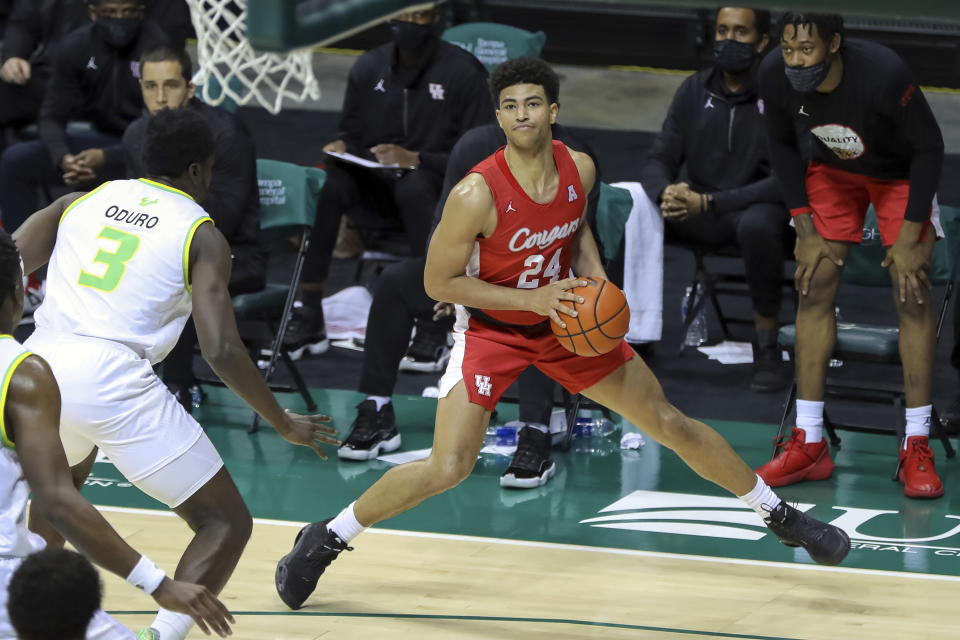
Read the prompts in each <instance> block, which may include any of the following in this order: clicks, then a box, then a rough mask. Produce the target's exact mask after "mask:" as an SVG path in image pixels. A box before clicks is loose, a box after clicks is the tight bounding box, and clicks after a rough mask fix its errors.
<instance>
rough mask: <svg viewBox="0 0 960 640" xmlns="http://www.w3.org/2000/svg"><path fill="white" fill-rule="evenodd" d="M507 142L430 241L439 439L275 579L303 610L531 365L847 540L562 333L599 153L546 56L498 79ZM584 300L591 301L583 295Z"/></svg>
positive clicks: (738, 486)
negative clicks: (447, 346)
mask: <svg viewBox="0 0 960 640" xmlns="http://www.w3.org/2000/svg"><path fill="white" fill-rule="evenodd" d="M490 88H491V94H492V96H493V99H494V101H495V102H496V104H497V119H498V120H499V123H500V126H501V127H502V128H503V130H504V132H505V134H506V137H507V145H506V146H505V147H504V148H503V149H500V150H499V151H497V152H496V153H495V154H494V155H493V156H490V157H489V158H488V159H486V160H484V161H483V162H481V163H480V164H478V165H477V166H476V167H475V168H474V170H473V172H471V173H470V174H468V175H467V177H466V178H464V179H463V180H462V181H460V183H459V184H458V185H457V186H456V187H454V189H453V191H452V192H451V193H450V196H449V197H448V199H447V202H446V204H445V208H444V212H443V218H442V219H441V221H440V224H439V226H438V227H437V229H436V231H435V233H434V235H433V239H432V240H431V243H430V248H429V251H428V253H427V263H426V270H425V272H424V284H425V287H426V290H427V293H428V294H429V295H430V297H432V298H434V299H435V300H441V301H445V302H453V303H456V305H457V324H456V326H455V328H454V347H453V351H452V354H451V357H450V362H449V364H448V365H447V370H446V373H445V374H444V375H443V377H442V378H441V380H440V400H439V402H438V405H437V417H436V428H435V432H434V441H433V449H432V451H431V454H430V456H429V457H428V458H426V459H425V460H419V461H416V462H410V463H407V464H403V465H399V466H397V467H393V468H392V469H390V470H389V471H387V472H386V473H385V474H384V475H383V476H382V477H381V478H380V480H378V481H377V482H376V484H374V485H373V486H372V487H371V488H370V489H368V490H367V491H366V492H365V493H364V494H363V495H362V496H360V498H359V499H358V500H357V501H356V502H354V503H353V504H351V505H350V506H348V507H347V508H346V509H344V510H343V511H342V512H341V513H340V514H339V515H338V516H337V517H335V518H333V519H331V520H328V521H323V522H316V523H313V524H311V525H308V526H307V527H305V528H304V529H303V530H302V531H301V532H300V534H299V535H298V536H297V541H296V543H295V545H294V548H293V551H292V552H290V553H289V554H287V555H286V556H285V557H284V558H283V559H282V560H281V561H280V563H279V564H278V566H277V573H276V582H277V591H278V592H279V594H280V597H281V598H282V599H283V601H284V602H285V603H286V604H287V605H288V606H290V607H293V608H297V607H299V606H301V605H302V603H303V602H304V600H306V598H307V597H308V596H309V595H310V593H312V591H313V590H314V588H315V587H316V583H317V579H318V578H319V576H320V575H321V574H322V573H323V571H324V570H325V568H326V567H327V566H328V565H329V564H330V562H332V561H333V560H334V559H335V558H336V557H337V555H338V554H339V553H340V552H341V551H343V550H345V549H349V547H347V544H348V543H349V542H350V541H351V540H352V539H353V538H354V537H355V536H356V535H358V534H359V533H360V532H362V531H363V530H364V529H365V528H366V527H369V526H371V525H373V524H375V523H377V522H381V521H383V520H385V519H387V518H390V517H392V516H395V515H397V514H399V513H402V512H404V511H406V510H408V509H410V508H412V507H414V506H416V505H417V504H419V503H420V502H422V501H423V500H425V499H426V498H429V497H431V496H434V495H436V494H439V493H442V492H443V491H446V490H447V489H450V488H451V487H454V486H456V485H457V484H458V483H459V482H460V481H462V480H463V479H464V478H466V477H467V476H468V475H469V474H470V472H471V470H472V469H473V466H474V464H475V462H476V459H477V454H478V453H479V451H480V448H481V446H482V444H483V437H484V433H485V428H486V425H487V423H488V421H489V419H490V414H491V411H492V410H493V408H494V407H495V406H496V404H497V401H498V400H499V398H500V396H501V394H502V393H503V392H504V391H505V390H506V389H507V387H508V386H509V385H510V383H512V382H513V380H514V379H515V378H516V377H517V375H519V373H520V372H521V371H522V370H523V369H524V368H525V367H526V366H527V365H529V364H533V365H534V366H536V367H537V368H539V369H541V370H542V371H544V372H545V373H547V374H548V375H549V376H551V377H553V378H554V379H556V380H557V381H558V382H560V383H561V384H563V385H564V386H565V387H566V388H567V389H568V390H569V391H571V392H572V393H578V392H582V393H583V394H584V395H585V396H587V397H588V398H590V399H592V400H594V401H595V402H597V403H599V404H602V405H604V406H607V407H609V408H610V409H612V410H613V411H616V412H617V413H619V414H620V415H622V416H623V417H624V418H626V419H627V420H629V421H630V422H632V423H633V424H636V425H639V426H640V427H641V428H642V429H643V430H644V431H645V432H646V433H648V434H649V435H650V436H651V437H652V438H654V439H655V440H657V441H658V442H660V443H661V444H664V445H666V446H667V447H669V448H671V449H673V450H674V451H675V452H676V453H677V454H678V455H679V456H680V457H681V458H682V459H683V460H684V461H685V462H686V463H687V464H688V465H689V466H690V467H691V468H693V469H694V470H695V471H696V472H697V473H699V474H700V475H701V476H703V477H705V478H707V479H709V480H711V481H713V482H715V483H717V484H719V485H720V486H722V487H724V488H725V489H727V490H728V491H730V492H732V493H734V494H736V495H738V496H740V497H741V498H742V499H743V500H744V501H745V502H746V503H747V504H749V505H750V506H751V507H752V508H753V509H754V510H755V511H756V512H757V513H758V514H759V515H760V517H762V518H764V520H765V522H766V524H767V526H768V527H770V529H771V530H773V532H774V533H775V534H776V535H777V536H778V537H779V538H780V540H781V541H782V542H783V543H784V544H787V545H790V546H801V545H802V546H804V547H805V548H806V549H807V551H808V552H809V553H810V556H811V557H812V558H813V559H814V560H815V561H817V562H820V563H823V564H837V563H839V562H840V561H841V560H842V559H843V558H844V556H846V554H847V551H848V550H849V548H850V541H849V539H848V538H847V536H846V534H845V533H844V532H843V531H841V530H840V529H838V528H836V527H833V526H831V525H828V524H824V523H822V522H819V521H817V520H814V519H812V518H809V517H807V516H806V515H804V514H802V513H801V512H799V511H797V510H796V509H794V508H792V507H790V506H789V505H787V504H786V503H783V502H781V501H780V499H779V498H778V497H777V496H776V495H775V494H774V493H773V491H771V489H770V488H769V487H768V486H767V485H766V484H765V483H764V482H763V481H762V480H760V479H759V478H758V477H757V476H756V474H754V472H753V471H752V470H751V469H750V467H748V466H747V465H746V464H745V463H744V462H743V460H741V459H740V458H739V456H737V454H736V453H734V451H733V450H732V449H731V448H730V446H729V445H728V444H727V442H726V441H725V440H724V439H723V438H722V437H721V436H720V435H719V434H718V433H717V432H716V431H714V430H713V429H711V428H710V427H708V426H707V425H705V424H703V423H702V422H698V421H695V420H692V419H690V418H688V417H686V416H685V415H683V414H682V413H680V411H678V410H677V409H676V408H674V407H673V406H672V405H670V404H669V403H668V402H667V400H666V399H665V398H664V396H663V392H662V390H661V388H660V384H659V383H658V382H657V380H656V378H655V377H654V376H653V374H652V373H651V372H650V370H649V369H648V368H647V366H646V365H645V364H644V363H643V360H642V359H641V358H640V357H638V356H636V354H635V353H634V352H633V351H632V350H631V349H630V347H629V346H627V345H626V344H625V343H623V342H621V343H620V345H619V346H618V348H616V349H614V350H612V351H610V352H609V353H606V354H604V355H600V356H596V357H593V358H586V357H582V356H577V355H575V354H573V353H571V352H569V351H567V350H566V349H565V348H563V347H562V346H561V345H560V344H559V342H558V341H557V340H556V338H555V337H554V336H553V335H551V331H550V327H549V323H548V322H547V318H549V319H552V320H553V321H555V322H559V323H561V324H565V320H564V319H566V320H569V319H570V318H571V317H573V314H574V313H575V312H574V311H573V310H572V309H571V308H569V307H568V306H567V305H566V304H564V302H563V301H565V300H574V299H577V296H575V295H574V294H573V293H571V292H570V291H568V289H570V288H572V287H574V286H582V285H583V284H585V282H584V281H583V280H581V279H580V278H569V277H566V278H565V277H564V276H567V275H568V274H569V273H570V270H571V268H572V270H573V272H574V273H576V274H577V275H579V276H584V277H587V276H592V277H595V278H602V279H606V274H605V273H604V270H603V266H602V265H601V262H600V256H599V254H598V251H597V246H596V244H595V243H594V240H593V235H592V234H591V232H590V229H589V227H588V226H587V224H586V221H585V218H584V209H585V204H586V198H585V197H584V194H585V193H587V192H588V191H589V190H590V188H591V187H592V186H593V182H594V173H595V169H594V165H593V162H592V161H591V160H590V157H589V156H587V155H586V154H582V153H578V152H575V151H572V150H570V149H569V148H567V147H566V146H565V145H564V144H563V143H560V142H557V141H554V140H552V136H551V129H550V127H551V125H552V124H553V123H554V121H555V120H556V117H557V112H558V109H559V107H558V104H557V97H558V94H559V81H558V78H557V76H556V74H555V73H554V72H553V70H552V69H550V67H549V66H548V65H547V64H546V63H544V62H543V61H541V60H536V59H529V58H519V59H514V60H511V61H508V62H506V63H504V64H502V65H500V66H499V67H498V68H497V69H496V70H495V71H494V72H493V74H492V75H491V77H490ZM578 301H579V302H582V300H578Z"/></svg>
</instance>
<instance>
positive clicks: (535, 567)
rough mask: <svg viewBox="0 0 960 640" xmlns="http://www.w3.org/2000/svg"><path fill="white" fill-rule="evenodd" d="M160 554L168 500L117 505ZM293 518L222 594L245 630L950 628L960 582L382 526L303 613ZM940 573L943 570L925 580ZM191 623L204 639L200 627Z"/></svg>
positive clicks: (176, 529) (653, 633)
mask: <svg viewBox="0 0 960 640" xmlns="http://www.w3.org/2000/svg"><path fill="white" fill-rule="evenodd" d="M107 516H108V518H109V520H110V521H111V522H112V523H113V524H114V526H116V527H117V529H118V531H119V532H120V533H121V534H122V535H124V537H125V538H126V539H127V540H129V541H130V543H131V544H133V545H134V546H136V547H137V548H139V549H148V550H150V555H151V557H152V558H153V559H154V560H155V561H157V562H158V563H160V564H161V565H163V566H168V567H170V566H174V565H175V563H176V559H177V557H178V555H179V553H180V550H181V549H182V548H183V547H184V546H185V545H186V543H187V541H188V540H189V532H188V530H187V528H186V526H185V525H183V524H182V523H181V522H180V521H179V520H178V519H177V518H175V517H166V515H165V514H163V513H160V512H148V511H140V512H132V513H131V512H115V511H111V512H109V513H107ZM296 531H297V528H296V525H294V524H293V523H283V522H275V521H258V522H257V524H256V526H255V529H254V535H253V538H252V539H251V541H250V545H249V546H248V547H247V551H246V553H245V554H244V557H243V559H242V560H241V562H240V566H239V567H238V568H237V572H236V573H235V574H234V577H233V579H232V580H231V581H230V584H229V586H228V587H227V589H226V590H225V592H224V594H223V599H224V602H225V603H226V604H227V606H228V607H229V608H230V609H231V611H233V612H234V613H235V614H236V617H237V624H236V626H235V633H234V637H235V638H237V639H238V640H240V639H261V638H277V639H283V640H286V639H293V638H379V637H397V638H585V637H591V638H637V637H643V638H674V637H688V638H689V637H694V638H811V639H812V638H824V639H827V638H899V637H903V638H908V637H909V638H916V637H925V638H948V637H956V627H955V623H954V621H953V620H951V617H952V616H947V615H945V613H944V612H946V611H949V610H951V607H952V606H953V603H954V602H956V600H957V598H958V597H960V583H958V582H957V581H956V580H955V579H951V578H948V577H945V576H944V577H939V578H938V577H933V576H920V577H917V576H910V575H898V574H897V573H894V572H864V571H862V570H853V569H832V570H831V569H822V568H819V567H816V568H814V567H811V566H809V565H791V564H786V563H763V562H757V563H751V562H747V563H743V564H739V563H738V564H729V563H728V562H717V561H714V560H711V559H709V558H697V557H692V556H687V557H683V556H674V557H671V556H668V555H658V554H650V553H644V552H637V551H630V550H616V549H602V548H590V547H577V546H573V545H556V544H530V543H527V544H519V543H516V542H514V541H508V540H497V539H484V538H471V537H467V536H449V535H441V534H413V533H410V532H399V531H393V530H383V531H377V530H372V531H370V532H368V533H367V534H364V535H363V536H362V537H361V538H359V539H358V541H357V550H356V551H354V552H352V553H347V554H344V555H343V556H341V558H339V559H338V560H337V561H336V563H334V565H332V567H331V569H330V570H329V573H328V574H327V575H325V576H324V577H323V578H322V579H321V582H320V585H319V588H318V590H317V592H316V593H315V594H314V596H313V597H311V598H310V600H308V602H307V605H306V606H305V607H304V608H303V609H302V610H300V611H297V612H292V611H289V610H288V609H287V608H286V607H285V606H284V605H283V603H282V602H280V600H279V599H278V598H277V596H276V593H275V591H274V587H273V570H274V567H275V563H276V559H277V558H278V557H279V556H280V555H282V554H283V553H285V552H286V551H287V550H288V549H289V545H290V542H291V539H292V537H293V535H294V534H295V533H296ZM929 578H933V579H929ZM106 582H107V598H106V601H105V608H106V609H107V610H108V611H112V612H117V613H115V615H116V617H117V618H118V619H119V620H120V621H122V622H123V623H125V624H127V625H128V626H130V627H131V628H134V629H137V628H140V627H142V626H145V625H147V624H149V622H150V620H152V615H144V614H134V613H120V612H131V611H143V610H145V609H149V607H150V606H151V601H150V600H149V599H147V598H146V597H144V596H142V595H140V594H138V593H136V592H135V591H133V590H132V589H130V588H129V587H128V586H127V585H125V584H123V583H122V582H121V581H120V580H119V579H116V578H113V577H112V576H110V577H109V578H107V580H106ZM194 635H196V636H199V635H200V634H199V632H196V633H195V634H194Z"/></svg>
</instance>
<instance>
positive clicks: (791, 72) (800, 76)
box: [783, 56, 831, 93]
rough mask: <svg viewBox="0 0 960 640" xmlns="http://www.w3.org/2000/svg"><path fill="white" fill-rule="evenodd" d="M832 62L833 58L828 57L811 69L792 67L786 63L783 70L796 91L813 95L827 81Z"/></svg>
mask: <svg viewBox="0 0 960 640" xmlns="http://www.w3.org/2000/svg"><path fill="white" fill-rule="evenodd" d="M830 61H831V57H830V56H827V57H826V58H824V59H823V60H821V61H820V62H818V63H817V64H815V65H813V66H811V67H791V66H788V65H787V64H786V63H784V65H783V70H784V72H785V73H786V74H787V80H789V81H790V86H791V87H793V90H794V91H799V92H800V93H812V92H813V91H815V90H816V89H817V87H819V86H820V85H821V84H823V81H824V80H826V79H827V74H828V73H830Z"/></svg>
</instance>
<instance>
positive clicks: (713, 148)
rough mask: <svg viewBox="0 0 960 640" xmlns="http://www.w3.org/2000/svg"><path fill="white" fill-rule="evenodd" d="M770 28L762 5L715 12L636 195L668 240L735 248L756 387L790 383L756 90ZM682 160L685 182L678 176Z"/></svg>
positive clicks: (772, 184) (780, 244)
mask: <svg viewBox="0 0 960 640" xmlns="http://www.w3.org/2000/svg"><path fill="white" fill-rule="evenodd" d="M769 28H770V13H769V12H768V11H754V10H751V9H740V8H735V7H724V8H721V9H720V10H718V11H717V16H716V28H715V38H716V39H715V42H714V60H715V61H716V65H715V66H713V67H710V68H707V69H704V70H703V71H700V72H698V73H696V74H694V75H692V76H690V77H689V78H687V79H686V80H685V81H684V83H683V84H682V85H681V86H680V88H679V89H678V90H677V93H676V95H675V96H674V98H673V103H672V104H671V105H670V111H669V112H668V114H667V119H666V120H665V121H664V123H663V128H662V130H661V131H660V135H659V136H658V137H657V139H656V141H655V142H654V145H653V149H652V151H651V153H650V157H649V159H648V160H647V162H646V163H645V164H644V167H643V169H642V171H641V182H642V183H643V188H644V191H646V193H647V195H648V196H649V197H650V199H651V200H652V201H653V202H654V203H656V204H658V205H659V206H660V208H661V211H662V212H663V217H664V221H665V223H666V224H665V227H666V229H665V233H666V237H667V238H668V239H669V238H671V237H673V238H677V239H679V240H681V241H683V242H689V243H694V244H697V245H704V246H712V247H723V246H730V245H736V246H737V247H739V249H740V251H741V252H742V254H743V258H744V263H745V268H746V277H747V284H748V285H749V288H750V295H751V298H752V299H753V313H754V325H755V328H756V332H757V340H756V342H757V348H756V350H755V353H756V357H755V363H756V364H755V369H754V375H753V379H752V381H751V384H750V386H751V388H752V389H754V390H755V391H775V390H777V389H780V388H783V387H784V386H786V385H787V384H788V382H789V381H788V380H787V377H786V375H785V372H784V370H783V365H782V363H781V356H780V350H779V348H778V347H777V328H778V326H777V317H778V315H779V312H780V300H781V284H782V280H783V261H784V243H785V238H786V236H787V234H789V233H790V228H789V226H788V225H789V220H790V216H789V214H788V212H787V210H786V208H785V207H784V205H783V201H782V198H781V196H780V189H779V186H778V185H777V182H776V179H775V178H774V177H773V175H771V171H770V166H769V161H768V158H767V137H766V131H765V129H764V124H763V103H762V102H760V101H758V99H757V87H756V74H757V65H758V63H759V61H760V53H761V52H762V51H763V50H764V48H765V47H766V46H767V43H768V41H769V38H768V36H767V31H768V30H769ZM684 166H685V167H686V175H687V178H686V180H685V181H679V180H678V176H679V175H680V170H681V168H682V167H684Z"/></svg>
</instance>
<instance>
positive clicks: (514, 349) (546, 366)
mask: <svg viewBox="0 0 960 640" xmlns="http://www.w3.org/2000/svg"><path fill="white" fill-rule="evenodd" d="M634 355H636V354H635V353H634V351H633V349H631V348H630V346H629V345H628V344H627V343H626V342H621V343H620V345H619V346H618V347H617V348H615V349H614V350H613V351H611V352H609V353H606V354H604V355H602V356H596V357H593V358H585V357H583V356H578V355H576V354H573V353H570V352H569V351H567V350H566V349H564V348H563V347H562V346H560V343H559V342H557V339H556V338H554V337H553V333H551V332H550V328H549V326H548V327H546V329H545V331H544V332H540V333H537V334H536V335H530V332H529V331H525V330H523V329H513V328H510V327H500V326H496V325H492V324H488V323H485V322H482V321H480V320H477V319H476V318H472V317H470V315H469V314H468V313H467V312H466V311H465V310H464V309H463V308H462V307H460V306H457V323H456V326H454V328H453V349H452V350H451V353H450V361H449V362H448V363H447V370H446V372H445V373H444V374H443V377H441V378H440V384H439V386H440V397H441V398H445V397H446V396H447V394H448V393H450V390H451V389H453V388H454V387H455V386H456V385H457V383H458V382H460V381H461V380H463V383H464V385H465V386H466V389H467V395H468V396H469V397H470V402H472V403H474V404H479V405H480V406H482V407H485V408H486V409H489V410H490V411H493V410H494V408H496V406H497V402H498V401H499V400H500V396H502V395H503V392H504V391H506V390H507V387H509V386H510V385H511V384H513V382H514V380H516V379H517V377H518V376H519V375H520V374H521V373H522V372H523V370H524V369H526V368H527V366H529V365H531V364H532V365H533V366H535V367H536V368H538V369H540V371H542V372H543V373H545V374H546V375H547V376H549V377H550V378H552V379H554V380H556V381H557V382H559V383H560V384H562V385H563V386H564V388H566V389H567V391H569V392H570V393H580V392H581V391H583V390H584V389H586V388H588V387H591V386H593V385H594V384H596V383H598V382H600V381H601V380H603V379H604V378H605V377H607V376H608V375H610V374H611V373H613V372H614V371H616V370H617V369H618V368H620V367H621V366H623V364H624V363H625V362H626V361H627V360H629V359H630V358H632V357H633V356H634Z"/></svg>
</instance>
